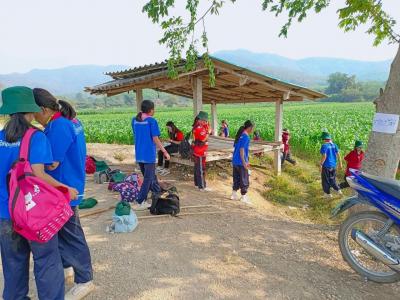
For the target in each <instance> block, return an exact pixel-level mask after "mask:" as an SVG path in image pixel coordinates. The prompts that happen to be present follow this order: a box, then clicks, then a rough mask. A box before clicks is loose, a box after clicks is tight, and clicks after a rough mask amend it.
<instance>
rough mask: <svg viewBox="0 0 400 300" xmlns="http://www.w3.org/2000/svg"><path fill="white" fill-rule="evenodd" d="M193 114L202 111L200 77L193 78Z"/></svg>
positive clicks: (201, 81)
mask: <svg viewBox="0 0 400 300" xmlns="http://www.w3.org/2000/svg"><path fill="white" fill-rule="evenodd" d="M192 84H193V114H194V116H197V114H198V113H199V112H200V111H201V110H202V109H203V80H202V79H201V77H194V78H193V83H192Z"/></svg>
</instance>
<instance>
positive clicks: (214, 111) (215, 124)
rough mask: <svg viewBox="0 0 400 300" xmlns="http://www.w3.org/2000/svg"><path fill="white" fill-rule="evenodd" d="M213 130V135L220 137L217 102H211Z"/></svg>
mask: <svg viewBox="0 0 400 300" xmlns="http://www.w3.org/2000/svg"><path fill="white" fill-rule="evenodd" d="M211 128H212V130H213V132H212V134H213V135H215V136H217V135H218V115H217V103H216V102H215V101H213V102H211Z"/></svg>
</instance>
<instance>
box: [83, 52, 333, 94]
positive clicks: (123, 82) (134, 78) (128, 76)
mask: <svg viewBox="0 0 400 300" xmlns="http://www.w3.org/2000/svg"><path fill="white" fill-rule="evenodd" d="M211 59H212V60H213V61H214V63H217V64H219V65H221V64H222V65H223V66H225V67H227V68H229V69H230V70H234V71H235V72H240V73H243V74H246V76H249V77H253V78H254V80H255V78H258V81H259V82H261V81H263V82H265V83H270V84H278V85H280V86H284V87H285V88H287V89H288V90H291V91H294V92H295V93H298V94H302V95H305V97H306V98H309V99H318V98H324V97H326V96H325V95H324V94H322V93H320V92H317V91H314V90H311V89H308V88H305V87H302V86H299V85H295V84H292V83H289V82H285V81H282V80H279V79H276V78H274V77H270V76H267V75H265V74H262V73H259V72H256V71H253V70H250V69H247V68H245V67H242V66H238V65H235V64H232V63H230V62H228V61H225V60H222V59H219V58H216V57H213V56H211ZM185 63H186V61H185V60H182V61H181V62H180V63H179V64H178V65H177V66H176V67H177V68H178V69H180V70H181V71H182V69H183V68H184V65H185ZM197 63H198V65H199V64H200V65H201V63H202V58H201V57H199V60H198V62H197ZM216 67H217V68H218V66H216ZM106 75H108V76H110V77H112V78H113V79H114V80H111V81H109V82H105V83H103V84H99V85H96V86H94V87H88V88H86V89H85V91H87V92H90V93H93V94H112V93H115V92H116V89H118V91H120V90H121V89H122V90H123V89H124V88H129V87H131V86H133V85H135V84H140V83H143V84H146V82H149V80H153V79H157V80H159V79H163V78H164V77H165V79H168V61H167V60H165V61H163V62H158V63H154V64H149V65H143V66H138V67H135V68H131V69H126V70H122V71H116V72H108V73H106ZM171 80H172V79H171ZM217 80H218V78H217ZM144 88H152V87H151V86H150V85H149V86H148V87H144ZM121 92H122V91H121ZM166 92H167V93H168V91H166ZM171 92H172V91H171Z"/></svg>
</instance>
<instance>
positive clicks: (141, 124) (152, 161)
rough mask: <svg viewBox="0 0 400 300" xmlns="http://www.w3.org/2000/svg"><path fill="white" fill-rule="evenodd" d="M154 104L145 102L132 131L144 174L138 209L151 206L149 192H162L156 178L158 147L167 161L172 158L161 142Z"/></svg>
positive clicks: (138, 161) (133, 123) (133, 122)
mask: <svg viewBox="0 0 400 300" xmlns="http://www.w3.org/2000/svg"><path fill="white" fill-rule="evenodd" d="M154 113H155V109H154V103H153V101H150V100H144V101H143V102H142V105H141V111H140V112H139V113H138V114H137V116H136V117H135V118H133V120H132V130H133V135H134V138H135V156H136V162H137V163H138V164H139V167H140V171H141V173H142V174H143V177H144V179H143V183H142V186H141V188H140V191H139V195H138V196H137V199H136V202H137V203H138V207H137V208H136V209H141V210H144V209H148V208H149V207H150V206H151V205H150V204H149V203H147V202H146V200H147V196H148V193H149V191H151V192H152V193H155V194H158V193H160V192H161V188H160V185H159V184H158V180H157V176H156V159H157V147H158V148H159V149H160V151H161V152H162V153H163V154H164V158H165V159H166V160H169V159H170V156H169V154H168V152H167V150H165V148H164V146H163V144H162V143H161V141H160V128H159V127H158V123H157V121H156V119H154V117H153V116H154Z"/></svg>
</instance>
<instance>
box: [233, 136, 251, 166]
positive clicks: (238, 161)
mask: <svg viewBox="0 0 400 300" xmlns="http://www.w3.org/2000/svg"><path fill="white" fill-rule="evenodd" d="M249 146H250V137H249V135H248V134H246V133H242V135H241V136H240V138H239V140H238V141H237V142H236V143H235V145H234V150H233V159H232V164H233V165H234V166H243V162H242V158H241V157H240V149H241V148H243V149H244V159H245V161H246V163H249Z"/></svg>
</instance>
